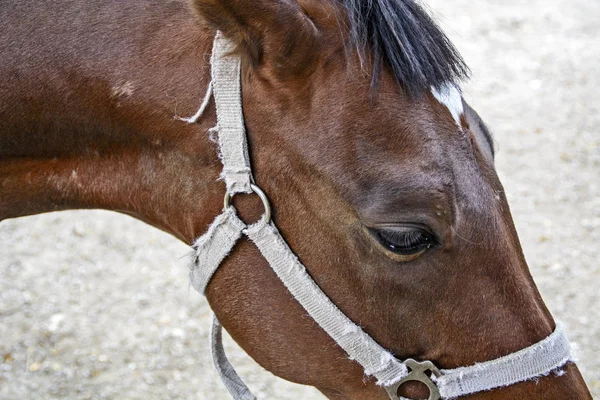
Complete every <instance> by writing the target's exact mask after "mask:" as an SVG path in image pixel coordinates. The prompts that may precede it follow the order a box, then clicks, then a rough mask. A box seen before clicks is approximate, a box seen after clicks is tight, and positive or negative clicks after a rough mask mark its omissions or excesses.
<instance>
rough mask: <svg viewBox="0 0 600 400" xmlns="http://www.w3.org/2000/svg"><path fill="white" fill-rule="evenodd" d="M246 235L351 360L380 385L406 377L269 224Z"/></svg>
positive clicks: (252, 228)
mask: <svg viewBox="0 0 600 400" xmlns="http://www.w3.org/2000/svg"><path fill="white" fill-rule="evenodd" d="M245 234H246V235H248V237H249V238H250V239H251V240H252V241H253V242H254V243H255V244H256V246H257V247H258V249H259V250H260V252H261V254H262V255H263V257H265V258H266V259H267V261H268V262H269V265H270V266H271V268H272V269H273V271H275V273H276V274H277V276H278V277H279V279H280V280H281V281H282V282H283V284H284V285H285V287H286V288H287V289H288V290H289V292H290V293H291V294H292V295H293V296H294V298H295V299H296V300H297V301H298V302H299V303H300V305H302V307H303V308H304V309H305V310H306V311H307V312H308V314H309V315H310V316H311V317H312V318H313V319H314V320H315V321H316V322H317V324H319V326H320V327H321V328H323V330H324V331H325V332H327V334H328V335H329V336H331V338H333V340H335V342H336V343H337V344H338V345H339V346H340V347H341V348H342V349H344V351H346V353H347V354H348V356H349V357H350V359H352V360H355V361H356V362H358V363H359V364H360V365H362V367H363V368H364V370H365V374H367V375H371V376H374V377H376V378H377V380H378V383H379V384H380V385H389V384H392V383H395V382H397V381H399V380H400V379H402V378H404V377H405V376H406V375H408V371H407V368H406V366H405V365H404V364H402V363H401V362H399V361H398V360H396V359H395V358H394V357H393V356H392V354H390V353H389V352H388V351H387V350H385V349H384V348H383V347H381V346H380V345H379V344H378V343H377V342H375V340H373V338H371V337H370V336H369V335H367V334H366V333H365V332H364V331H363V330H362V329H361V328H360V327H358V326H357V325H356V324H354V322H352V321H351V320H350V319H349V318H348V317H347V316H346V315H345V314H344V313H342V312H341V311H340V310H339V308H337V307H336V305H335V304H333V302H332V301H331V300H330V299H329V297H327V295H326V294H325V293H323V291H322V290H321V288H319V286H317V284H316V283H315V281H314V280H313V279H312V278H311V277H310V275H309V274H308V272H307V271H306V269H305V268H304V266H303V265H302V264H300V262H299V261H298V258H296V256H295V255H294V253H293V252H292V251H291V250H290V248H289V247H288V245H287V244H286V242H285V241H284V240H283V238H282V237H281V235H280V233H279V231H278V230H277V228H276V227H275V225H273V224H272V223H268V224H267V223H265V222H264V221H260V222H258V223H256V224H254V225H252V226H250V227H249V228H248V229H247V230H246V231H245Z"/></svg>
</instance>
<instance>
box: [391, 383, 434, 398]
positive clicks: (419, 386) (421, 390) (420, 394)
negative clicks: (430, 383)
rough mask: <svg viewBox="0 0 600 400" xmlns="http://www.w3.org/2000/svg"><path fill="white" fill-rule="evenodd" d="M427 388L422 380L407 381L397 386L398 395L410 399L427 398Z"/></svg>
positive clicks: (428, 393)
mask: <svg viewBox="0 0 600 400" xmlns="http://www.w3.org/2000/svg"><path fill="white" fill-rule="evenodd" d="M429 395H430V392H429V388H428V387H427V385H425V384H424V383H422V382H418V381H409V382H406V383H404V384H402V385H401V386H400V387H399V388H398V396H400V397H404V398H407V399H411V400H427V399H429Z"/></svg>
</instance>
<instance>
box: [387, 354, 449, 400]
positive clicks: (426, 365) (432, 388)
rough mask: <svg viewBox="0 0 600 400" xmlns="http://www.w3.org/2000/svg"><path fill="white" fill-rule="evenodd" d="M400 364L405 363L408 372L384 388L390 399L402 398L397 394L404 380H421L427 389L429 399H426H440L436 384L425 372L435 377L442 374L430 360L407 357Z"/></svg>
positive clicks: (397, 399)
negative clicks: (422, 360) (420, 360)
mask: <svg viewBox="0 0 600 400" xmlns="http://www.w3.org/2000/svg"><path fill="white" fill-rule="evenodd" d="M402 364H404V365H406V366H407V367H408V369H409V370H410V373H409V374H408V375H406V376H405V377H404V378H402V379H401V380H400V381H398V382H397V383H395V384H393V385H391V386H386V388H385V390H387V392H388V395H389V396H390V399H392V400H400V399H403V397H402V398H401V397H400V396H398V389H400V386H402V385H403V384H405V383H406V382H412V381H416V382H421V383H423V384H424V385H425V386H427V388H428V389H429V399H428V400H439V399H441V395H440V390H439V389H438V387H437V385H436V384H435V383H434V382H433V381H432V380H431V378H430V377H429V376H427V374H426V372H428V371H429V372H431V375H433V376H435V377H439V376H441V375H442V373H441V372H440V370H439V369H438V368H437V367H436V366H435V365H433V363H432V362H431V361H424V362H418V361H415V360H413V359H408V360H406V361H404V362H403V363H402Z"/></svg>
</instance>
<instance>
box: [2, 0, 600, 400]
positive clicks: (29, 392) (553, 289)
mask: <svg viewBox="0 0 600 400" xmlns="http://www.w3.org/2000/svg"><path fill="white" fill-rule="evenodd" d="M429 4H430V5H431V7H432V8H433V9H435V11H436V16H437V18H438V20H439V21H440V22H441V24H442V25H443V27H444V29H445V30H446V31H447V32H448V33H449V35H450V36H451V37H452V39H453V40H454V41H455V43H456V44H457V46H458V48H459V49H460V50H461V51H462V53H463V54H464V56H465V58H466V59H467V61H468V63H469V64H470V66H471V67H472V69H473V71H474V74H473V79H472V81H471V82H470V83H469V84H467V85H466V86H465V93H466V94H465V97H466V99H467V100H468V101H469V102H471V103H472V105H474V106H475V108H476V109H477V110H478V111H479V112H480V114H481V115H482V116H483V117H484V119H486V120H487V122H488V123H489V125H490V126H491V128H492V130H493V131H494V133H495V138H496V142H497V148H498V156H497V167H498V171H499V174H500V176H501V178H502V180H503V182H504V184H505V188H506V191H507V193H508V198H509V200H510V203H511V206H512V211H513V215H514V218H515V221H516V224H517V228H518V230H519V233H520V237H521V239H522V242H523V246H524V248H525V253H526V255H527V258H528V260H529V263H530V266H531V270H532V273H533V275H534V277H535V279H536V281H537V283H538V285H539V288H540V290H541V292H542V294H543V296H544V298H545V300H546V303H547V304H548V306H549V308H550V309H551V310H552V312H553V313H554V315H555V316H556V317H557V319H560V320H562V321H563V322H564V323H565V325H566V327H567V330H568V332H569V334H570V338H571V339H572V341H573V342H575V343H576V344H577V345H578V347H579V359H580V362H579V365H580V368H581V370H582V372H583V374H584V376H585V378H586V380H587V382H588V384H589V385H590V387H591V388H592V390H593V391H594V392H595V393H596V395H600V357H599V356H600V295H599V293H600V290H599V287H598V286H599V285H600V270H599V269H600V267H599V264H598V262H597V259H598V257H599V256H600V254H599V245H598V244H599V243H600V187H599V184H600V179H599V178H600V147H599V145H600V136H599V134H598V130H597V126H598V125H599V124H600V101H599V100H598V92H599V91H600V74H599V73H598V69H597V68H598V67H597V66H598V65H600V47H598V45H597V38H598V37H599V36H600V24H599V23H598V21H599V20H600V2H598V1H589V0H543V1H542V0H530V1H527V2H524V1H521V0H519V1H517V0H505V1H502V2H498V1H495V0H484V1H479V2H473V1H467V0H430V1H429ZM187 252H188V248H187V247H186V246H184V245H183V244H181V243H178V242H177V241H176V240H175V239H172V238H170V237H169V236H167V235H166V234H164V233H161V232H158V231H156V230H155V229H153V228H150V227H148V226H145V225H144V224H142V223H140V222H137V221H134V220H132V219H130V218H128V217H124V216H121V215H117V214H113V213H108V212H101V211H93V212H81V211H79V212H77V211H74V212H64V213H58V214H47V215H42V216H36V217H29V218H24V219H19V220H10V221H4V222H2V223H1V224H0V398H1V399H6V400H9V399H15V400H17V399H18V400H22V399H32V400H34V399H194V398H199V399H227V398H228V397H227V395H226V393H225V391H224V389H223V388H222V386H221V384H220V382H219V380H218V378H217V376H216V374H215V373H214V372H213V369H212V368H211V364H210V360H209V356H208V346H207V343H208V339H207V334H208V328H209V324H210V323H209V316H210V311H209V308H208V306H207V304H206V302H205V301H204V300H203V298H202V297H201V296H200V295H198V294H197V293H196V292H194V290H193V289H191V288H190V287H189V285H188V281H187V267H186V262H185V260H183V259H182V257H183V256H185V255H186V253H187ZM227 347H228V348H229V349H231V350H230V354H231V356H232V360H233V363H234V364H235V365H237V366H239V371H240V372H241V374H242V375H243V376H244V377H245V379H246V380H247V382H248V383H249V385H250V386H251V387H252V388H253V389H254V390H255V391H256V393H257V394H258V395H259V397H260V398H262V399H266V398H270V399H321V398H323V397H322V396H321V395H320V394H318V392H316V391H315V390H314V389H311V388H305V387H301V386H297V385H292V384H290V383H287V382H283V381H281V380H279V379H276V378H275V377H273V376H272V375H271V374H269V373H267V372H265V371H263V370H262V369H261V368H260V367H258V366H256V365H255V364H254V363H253V362H252V361H251V360H250V359H249V358H248V357H247V356H245V355H244V354H242V353H241V351H239V350H238V349H237V348H236V347H235V345H234V344H233V343H232V342H231V341H228V342H227ZM597 398H600V397H597Z"/></svg>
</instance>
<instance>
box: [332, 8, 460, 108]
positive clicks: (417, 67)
mask: <svg viewBox="0 0 600 400" xmlns="http://www.w3.org/2000/svg"><path fill="white" fill-rule="evenodd" d="M336 1H337V2H339V3H341V5H342V6H343V7H344V8H345V9H346V10H347V23H348V24H349V26H348V27H347V28H348V30H349V38H348V39H349V40H348V48H349V49H357V50H358V54H359V56H360V57H361V61H362V62H364V60H366V59H370V60H371V62H372V63H373V78H372V88H373V89H376V88H377V87H378V85H379V80H380V76H381V72H382V69H383V66H384V65H387V66H389V68H390V70H391V72H392V74H393V76H394V79H395V80H396V82H397V83H398V85H399V86H400V87H401V88H403V89H404V90H405V92H406V93H407V94H408V95H410V96H412V97H418V96H421V95H422V93H423V92H424V91H429V90H430V89H431V88H432V87H433V88H436V89H441V88H443V87H444V86H445V85H448V84H454V85H456V86H458V84H459V82H460V81H462V80H464V79H466V78H468V76H469V74H470V71H469V67H468V66H467V65H466V63H465V61H464V60H463V58H462V57H461V55H460V54H459V52H458V51H457V50H456V48H455V47H454V45H453V44H452V43H451V42H450V40H449V39H448V37H447V36H446V35H445V34H444V33H443V32H442V30H441V29H440V28H439V27H438V25H437V24H436V23H435V22H434V21H433V19H432V18H431V17H430V16H429V15H428V14H427V12H426V11H425V10H424V9H423V7H422V6H421V5H419V4H418V3H417V2H416V1H415V0H336ZM368 51H370V53H368ZM367 54H369V55H370V57H367V56H366V55H367Z"/></svg>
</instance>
